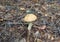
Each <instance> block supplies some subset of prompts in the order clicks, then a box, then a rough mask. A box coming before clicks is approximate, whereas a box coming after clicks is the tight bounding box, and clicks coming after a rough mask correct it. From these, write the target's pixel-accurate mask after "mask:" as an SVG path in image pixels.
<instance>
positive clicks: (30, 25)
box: [28, 23, 33, 31]
mask: <svg viewBox="0 0 60 42" xmlns="http://www.w3.org/2000/svg"><path fill="white" fill-rule="evenodd" d="M32 25H33V24H32V23H29V25H28V30H29V31H30V30H31V27H32Z"/></svg>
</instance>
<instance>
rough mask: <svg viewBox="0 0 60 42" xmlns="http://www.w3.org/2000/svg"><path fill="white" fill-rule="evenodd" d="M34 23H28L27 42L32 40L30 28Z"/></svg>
mask: <svg viewBox="0 0 60 42" xmlns="http://www.w3.org/2000/svg"><path fill="white" fill-rule="evenodd" d="M32 25H33V24H32V23H29V25H28V36H27V42H30V30H31V27H32Z"/></svg>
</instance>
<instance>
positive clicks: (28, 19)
mask: <svg viewBox="0 0 60 42" xmlns="http://www.w3.org/2000/svg"><path fill="white" fill-rule="evenodd" d="M36 19H37V16H36V15H34V14H27V15H26V16H25V17H24V19H23V20H24V21H26V22H32V21H35V20H36Z"/></svg>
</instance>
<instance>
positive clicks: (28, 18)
mask: <svg viewBox="0 0 60 42" xmlns="http://www.w3.org/2000/svg"><path fill="white" fill-rule="evenodd" d="M36 19H37V16H36V15H34V14H27V15H26V16H25V17H24V18H23V21H25V22H28V23H29V26H28V30H29V31H30V30H31V27H32V25H33V24H32V22H33V21H35V20H36Z"/></svg>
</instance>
